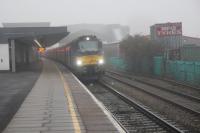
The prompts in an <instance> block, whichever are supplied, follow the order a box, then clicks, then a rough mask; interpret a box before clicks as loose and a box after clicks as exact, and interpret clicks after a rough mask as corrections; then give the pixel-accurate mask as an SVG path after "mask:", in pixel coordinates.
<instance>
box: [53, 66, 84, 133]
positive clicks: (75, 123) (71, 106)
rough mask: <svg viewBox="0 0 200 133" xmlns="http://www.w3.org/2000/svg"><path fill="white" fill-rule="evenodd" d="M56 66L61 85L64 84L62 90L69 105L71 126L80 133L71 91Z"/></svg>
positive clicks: (76, 132)
mask: <svg viewBox="0 0 200 133" xmlns="http://www.w3.org/2000/svg"><path fill="white" fill-rule="evenodd" d="M55 66H56V69H57V70H58V72H59V75H60V78H61V80H62V82H63V85H64V91H65V96H66V98H67V101H68V102H67V103H68V107H69V112H70V115H71V119H72V122H73V127H74V130H75V133H81V128H80V125H79V121H78V119H77V114H76V112H75V109H74V104H73V100H72V99H73V98H72V96H71V91H70V89H69V87H68V85H67V83H66V82H65V79H64V76H63V74H62V73H61V71H60V70H59V68H58V67H57V65H55Z"/></svg>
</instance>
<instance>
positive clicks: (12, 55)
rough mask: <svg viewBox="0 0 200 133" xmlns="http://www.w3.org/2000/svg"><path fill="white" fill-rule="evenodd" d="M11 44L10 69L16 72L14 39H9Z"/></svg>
mask: <svg viewBox="0 0 200 133" xmlns="http://www.w3.org/2000/svg"><path fill="white" fill-rule="evenodd" d="M10 44H11V70H12V72H16V62H15V40H14V39H12V40H11V41H10Z"/></svg>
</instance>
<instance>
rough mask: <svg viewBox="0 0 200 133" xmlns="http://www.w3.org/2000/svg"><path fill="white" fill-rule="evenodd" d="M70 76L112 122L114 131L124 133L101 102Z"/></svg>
mask: <svg viewBox="0 0 200 133" xmlns="http://www.w3.org/2000/svg"><path fill="white" fill-rule="evenodd" d="M71 75H72V76H73V77H74V78H75V79H76V81H77V82H78V83H79V84H80V85H81V86H82V87H83V89H84V90H85V91H86V92H87V93H88V94H89V95H90V97H91V98H92V99H93V100H94V101H95V103H96V104H97V105H98V106H99V107H100V108H101V110H102V111H103V112H104V114H105V115H106V116H107V118H108V119H109V120H110V121H111V122H112V124H113V125H114V126H115V127H116V129H117V130H118V131H119V132H120V133H126V132H125V131H124V129H123V128H122V127H121V126H120V125H119V123H117V122H116V120H115V119H114V118H113V117H112V114H111V113H110V112H109V111H108V110H107V109H106V107H105V106H104V105H103V103H102V102H100V101H99V100H98V99H97V98H96V97H95V96H94V95H93V94H92V93H91V92H90V91H89V90H88V89H87V87H86V86H85V85H84V84H83V83H82V82H81V81H80V80H79V79H78V78H77V77H76V76H75V75H74V74H73V73H71Z"/></svg>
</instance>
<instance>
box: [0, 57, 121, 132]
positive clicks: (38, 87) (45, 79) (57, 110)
mask: <svg viewBox="0 0 200 133" xmlns="http://www.w3.org/2000/svg"><path fill="white" fill-rule="evenodd" d="M43 64H44V65H43V71H42V73H41V75H40V77H39V79H38V80H37V82H36V84H35V85H34V87H33V89H32V90H31V92H30V93H29V94H28V96H27V97H26V99H25V101H24V102H23V104H22V105H21V107H20V109H19V110H18V112H17V113H16V114H15V116H14V117H13V119H12V120H11V121H10V123H9V125H8V126H7V128H6V129H5V130H4V132H3V133H71V132H75V133H80V132H82V133H85V132H88V133H96V132H98V133H106V132H120V128H119V126H118V125H117V124H116V122H115V121H114V120H113V119H112V118H110V117H109V115H108V112H106V110H103V109H102V107H100V106H99V103H98V101H95V100H94V97H92V96H91V94H90V93H89V92H88V91H87V90H86V88H84V86H83V85H82V84H81V83H80V82H79V81H78V80H77V79H76V77H74V76H73V74H71V72H69V71H68V70H67V69H66V68H65V67H63V66H61V65H57V64H56V63H54V62H52V61H49V60H44V63H43ZM105 112H106V113H105Z"/></svg>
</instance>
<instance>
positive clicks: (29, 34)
mask: <svg viewBox="0 0 200 133" xmlns="http://www.w3.org/2000/svg"><path fill="white" fill-rule="evenodd" d="M68 34H69V32H68V31H67V26H60V27H3V28H0V44H3V43H8V40H10V39H15V40H17V41H19V42H22V43H23V44H27V45H33V44H36V41H37V42H39V43H40V44H41V45H42V47H49V46H51V45H53V44H55V43H57V42H58V41H60V40H61V39H62V38H64V37H66V36H67V35H68Z"/></svg>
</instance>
